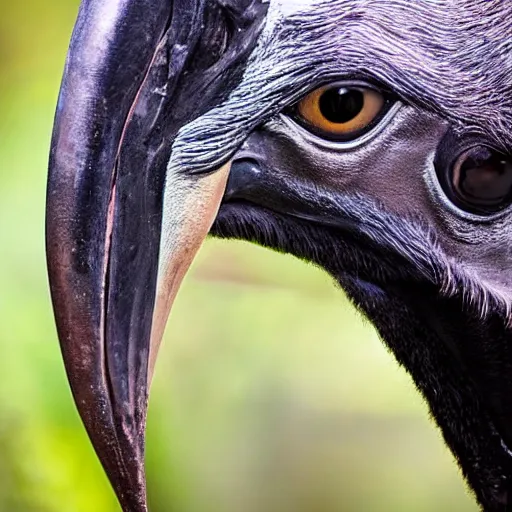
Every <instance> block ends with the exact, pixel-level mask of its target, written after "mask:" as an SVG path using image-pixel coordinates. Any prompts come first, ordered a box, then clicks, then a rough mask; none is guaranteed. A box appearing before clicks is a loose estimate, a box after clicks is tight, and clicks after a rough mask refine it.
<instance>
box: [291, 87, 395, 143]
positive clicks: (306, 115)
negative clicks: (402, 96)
mask: <svg viewBox="0 0 512 512" xmlns="http://www.w3.org/2000/svg"><path fill="white" fill-rule="evenodd" d="M396 103H397V102H396V101H394V100H393V99H391V98H390V97H389V95H386V94H384V93H383V92H381V91H380V90H378V89H377V88H375V87H372V86H370V85H368V84H365V83H354V82H351V83H349V82H340V81H338V82H331V83H328V84H326V85H323V86H321V87H318V88H316V89H314V90H313V91H311V92H309V93H308V94H307V95H306V96H304V97H303V98H302V99H301V100H299V101H298V102H297V103H296V104H295V105H293V107H292V108H291V110H290V117H291V118H292V119H293V120H294V121H295V122H296V123H297V124H299V125H300V126H302V127H303V128H305V129H306V130H308V131H309V132H310V133H312V134H313V135H316V136H317V137H319V138H321V139H323V140H326V141H331V142H351V141H354V140H356V139H359V138H360V137H362V136H363V135H365V134H367V133H368V132H370V131H371V130H372V129H373V128H375V127H376V126H377V125H378V124H379V123H380V122H381V121H382V119H383V118H384V117H385V116H386V114H387V113H388V112H389V111H390V109H391V107H393V106H394V105H395V104H396Z"/></svg>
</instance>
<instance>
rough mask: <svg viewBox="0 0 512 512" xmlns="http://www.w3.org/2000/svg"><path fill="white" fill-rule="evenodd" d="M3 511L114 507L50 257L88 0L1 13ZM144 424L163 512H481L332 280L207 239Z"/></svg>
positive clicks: (8, 7) (33, 1)
mask: <svg viewBox="0 0 512 512" xmlns="http://www.w3.org/2000/svg"><path fill="white" fill-rule="evenodd" d="M0 6H1V8H0V290H1V291H0V348H1V355H0V511H1V512H4V511H13V512H14V511H23V512H35V511H37V512H53V511H59V512H61V511H66V512H85V511H96V512H107V511H116V510H119V509H118V506H117V504H116V501H115V499H114V497H113V494H112V492H111V490H110V488H109V485H108V483H107V480H106V478H105V476H104V475H103V472H102V469H101V467H100V465H99V463H98V462H97V461H96V458H95V456H94V453H93V451H92V449H91V447H90V445H89V442H88V440H87V437H86V435H85V433H84V430H83V429H82V426H81V424H80V422H79V419H78V415H77V413H76V412H75V408H74V406H73V404H72V401H71V396H70V393H69V391H68V387H67V383H66V379H65V376H64V371H63V366H62V363H61V357H60V352H59V349H58V344H57V339H56V334H55V329H54V324H53V317H52V312H51V309H50V303H49V296H48V287H47V281H46V274H45V257H44V236H43V233H44V202H45V181H46V165H47V154H48V147H49V141H50V133H51V127H52V120H53V111H54V105H55V102H56V98H57V92H58V87H59V82H60V77H61V73H62V68H63V63H64V58H65V53H66V49H67V44H68V40H69V36H70V33H71V30H72V25H73V22H74V18H75V16H76V11H77V8H78V2H76V1H75V0H60V1H59V2H46V1H42V0H25V1H24V2H14V1H13V0H7V1H4V0H0ZM171 319H172V321H171V327H170V329H169V330H168V333H167V335H166V341H165V343H164V347H163V350H162V355H161V358H160V361H159V364H158V366H157V371H156V378H155V382H154V388H153V392H152V400H151V407H150V412H149V426H148V448H147V463H148V478H149V484H148V487H149V497H150V504H151V510H152V512H161V511H179V512H252V511H254V512H262V511H266V512H288V511H290V512H292V511H293V512H331V511H333V512H334V511H370V510H379V511H383V510H384V511H386V510H390V511H418V512H421V511H425V512H426V511H436V512H439V511H450V512H453V511H471V510H476V506H475V505H474V503H473V500H472V498H471V497H470V496H469V495H468V493H467V491H466V489H465V486H464V484H463V482H462V478H461V476H460V474H459V471H458V469H457V468H456V465H455V463H454V461H453V459H452V457H451V455H450V453H449V452H448V450H447V449H446V448H445V446H444V444H443V442H442V440H441V437H440V434H439V432H438V430H437V428H436V427H435V426H434V425H433V423H432V422H431V421H430V420H429V419H428V412H427V409H426V407H425V405H424V404H423V403H422V400H421V399H420V397H419V396H418V395H417V393H416V391H415V390H414V387H413V385H412V383H411V381H410V379H409V377H408V376H407V375H406V374H405V372H404V371H403V370H402V369H400V368H398V366H397V365H396V363H395V361H394V360H393V357H392V356H391V355H390V354H388V353H387V351H386V350H385V348H384V347H383V346H382V344H381V342H380V341H379V339H378V338H377V336H376V334H375V332H374V331H373V330H372V328H371V326H370V325H368V323H366V322H365V321H364V320H363V319H362V318H361V317H360V316H359V315H358V313H357V312H356V311H354V310H353V308H352V307H351V306H350V305H349V304H348V303H347V301H346V299H345V298H344V295H343V293H342V292H341V291H340V290H337V289H335V287H334V286H333V285H332V283H331V282H330V281H329V279H328V278H327V277H326V276H324V275H323V274H322V273H321V272H320V271H318V270H316V269H314V268H312V267H310V266H306V265H305V264H303V263H301V262H299V261H296V260H294V259H292V258H291V257H285V256H282V255H277V254H273V253H270V252H268V251H264V250H263V249H260V248H257V247H253V246H250V245H248V244H243V243H237V242H231V243H230V242H219V241H209V242H208V243H207V244H206V245H205V247H204V248H203V250H202V251H201V253H200V255H199V258H198V260H197V261H196V263H195V265H194V267H193V269H192V272H191V273H190V274H189V276H188V278H187V279H186V281H185V284H184V286H183V288H182V291H181V293H180V295H179V297H178V300H177V303H176V306H175V309H174V312H173V314H172V318H171Z"/></svg>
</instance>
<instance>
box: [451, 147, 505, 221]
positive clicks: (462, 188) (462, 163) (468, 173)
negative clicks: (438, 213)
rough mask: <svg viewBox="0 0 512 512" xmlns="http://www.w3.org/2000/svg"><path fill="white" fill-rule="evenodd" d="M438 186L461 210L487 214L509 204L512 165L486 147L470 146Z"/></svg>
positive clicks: (503, 156) (501, 155) (502, 156)
mask: <svg viewBox="0 0 512 512" xmlns="http://www.w3.org/2000/svg"><path fill="white" fill-rule="evenodd" d="M443 182H444V183H443ZM441 184H442V185H443V188H444V189H445V192H446V193H447V195H448V197H449V198H450V200H451V201H452V202H453V203H454V204H455V205H456V206H458V207H459V208H461V209H462V210H465V211H467V212H470V213H475V214H478V215H491V214H493V213H497V212H499V211H501V210H503V209H504V208H506V207H507V206H509V205H510V204H511V203H512V163H511V162H510V160H509V159H508V158H507V157H506V156H505V155H503V154H500V153H498V152H496V151H494V150H492V149H491V148H489V147H486V146H474V147H472V148H470V149H468V150H466V151H464V152H463V153H461V155H460V156H459V157H458V158H457V159H456V160H455V162H454V164H453V165H452V166H451V169H448V172H447V173H446V177H445V179H443V178H442V177H441Z"/></svg>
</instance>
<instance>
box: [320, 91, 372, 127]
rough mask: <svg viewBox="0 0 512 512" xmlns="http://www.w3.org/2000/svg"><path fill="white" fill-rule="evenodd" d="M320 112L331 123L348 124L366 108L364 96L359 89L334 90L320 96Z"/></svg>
mask: <svg viewBox="0 0 512 512" xmlns="http://www.w3.org/2000/svg"><path fill="white" fill-rule="evenodd" d="M319 103H320V105H319V106H320V112H321V113H322V115H323V116H324V117H325V118H326V119H327V120H328V121H330V122H331V123H348V122H349V121H352V119H354V118H355V117H357V116H358V115H359V114H360V113H361V110H363V106H364V94H363V93H362V92H361V91H358V90H357V89H343V88H339V87H338V88H332V89H328V90H327V91H325V92H324V93H323V94H322V96H320V101H319Z"/></svg>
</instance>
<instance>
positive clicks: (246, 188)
mask: <svg viewBox="0 0 512 512" xmlns="http://www.w3.org/2000/svg"><path fill="white" fill-rule="evenodd" d="M261 173H262V168H261V166H260V163H259V162H258V160H257V159H256V158H251V157H245V156H244V157H241V158H235V159H234V160H233V163H232V164H231V171H230V173H229V178H228V183H227V186H226V192H225V194H224V198H225V199H227V200H229V199H239V198H243V197H244V196H246V195H247V194H248V193H249V192H250V191H251V190H252V189H254V188H255V187H256V186H257V183H258V181H259V180H258V177H259V175H260V174H261Z"/></svg>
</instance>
